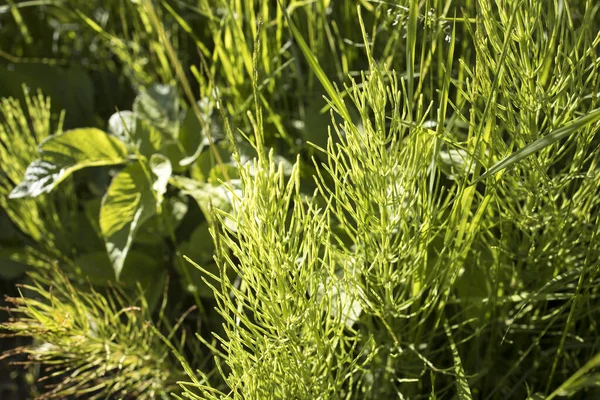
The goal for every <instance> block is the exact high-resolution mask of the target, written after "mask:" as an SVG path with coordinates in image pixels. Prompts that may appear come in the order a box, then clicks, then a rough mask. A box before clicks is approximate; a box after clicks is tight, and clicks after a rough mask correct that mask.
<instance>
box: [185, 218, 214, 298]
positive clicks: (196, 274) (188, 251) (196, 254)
mask: <svg viewBox="0 0 600 400" xmlns="http://www.w3.org/2000/svg"><path fill="white" fill-rule="evenodd" d="M214 249H215V248H214V243H213V240H212V237H211V236H210V232H209V230H208V223H207V222H206V221H204V222H203V223H201V224H200V225H199V226H198V227H197V228H196V229H195V230H194V232H192V236H191V237H190V240H188V241H187V242H183V243H182V244H181V245H180V246H179V251H180V252H181V254H182V255H184V256H185V257H186V258H188V259H190V260H192V261H194V263H195V264H197V265H200V266H202V268H204V269H205V270H206V271H208V272H209V273H211V274H213V275H215V276H219V267H218V266H217V264H215V262H214V260H213V254H214ZM189 271H190V275H191V278H192V282H193V286H194V287H189V286H188V290H190V291H196V292H197V293H198V295H199V296H200V297H205V298H213V297H214V295H213V292H212V290H211V288H210V287H209V286H208V285H207V284H206V282H205V281H204V280H203V278H207V277H206V273H203V272H202V271H201V270H199V269H197V268H190V269H189ZM209 281H210V280H209ZM211 283H213V284H214V282H211ZM182 285H183V286H184V287H185V286H187V285H186V282H185V280H183V282H182Z"/></svg>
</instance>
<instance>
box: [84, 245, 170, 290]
mask: <svg viewBox="0 0 600 400" xmlns="http://www.w3.org/2000/svg"><path fill="white" fill-rule="evenodd" d="M75 265H77V266H78V267H79V268H81V271H82V272H83V274H84V275H85V276H86V278H88V279H89V280H90V282H91V283H93V284H95V285H106V284H108V283H109V282H111V281H114V279H115V273H114V270H113V268H112V265H111V261H110V258H109V257H108V255H107V254H106V252H105V251H95V252H91V253H86V254H83V255H81V256H80V257H78V258H76V259H75ZM159 268H160V262H159V260H157V259H155V258H153V257H151V256H149V255H147V254H145V253H142V252H140V251H137V250H136V251H130V252H129V254H128V256H127V260H126V261H125V264H124V266H123V272H122V274H121V276H120V279H119V281H120V282H122V283H123V284H125V285H131V286H133V285H134V284H135V283H136V282H140V283H142V284H143V285H147V284H149V283H150V280H151V277H152V275H153V273H154V272H155V271H157V270H158V269H159ZM151 272H152V273H151Z"/></svg>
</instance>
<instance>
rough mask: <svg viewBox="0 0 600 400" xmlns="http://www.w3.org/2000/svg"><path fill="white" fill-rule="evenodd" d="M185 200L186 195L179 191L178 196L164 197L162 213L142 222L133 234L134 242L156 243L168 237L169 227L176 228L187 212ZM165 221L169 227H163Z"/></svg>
mask: <svg viewBox="0 0 600 400" xmlns="http://www.w3.org/2000/svg"><path fill="white" fill-rule="evenodd" d="M187 200H188V198H187V196H185V195H183V194H182V193H181V192H179V195H178V196H174V197H167V198H166V199H164V201H163V205H162V206H163V210H162V215H155V216H153V217H152V218H150V219H148V221H146V222H145V223H144V224H142V226H141V227H140V229H139V230H138V231H137V233H136V235H135V239H134V244H150V245H156V244H157V243H159V242H160V241H162V240H163V239H164V238H165V237H168V236H169V235H170V234H171V232H170V229H173V230H175V229H177V227H178V226H179V224H180V223H181V221H182V220H183V217H184V216H185V214H186V213H187V211H188V203H187ZM165 217H166V219H165ZM165 221H168V223H169V224H170V229H168V228H166V227H165Z"/></svg>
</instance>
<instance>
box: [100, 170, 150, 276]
mask: <svg viewBox="0 0 600 400" xmlns="http://www.w3.org/2000/svg"><path fill="white" fill-rule="evenodd" d="M155 213H156V201H155V197H154V194H153V193H152V186H151V182H149V181H148V176H147V175H146V174H145V172H144V170H143V168H142V166H141V165H140V164H139V163H134V164H130V165H128V166H127V167H126V168H125V169H124V170H122V171H121V172H119V173H118V174H117V176H115V178H114V179H113V181H112V182H111V184H110V186H109V188H108V191H107V192H106V195H105V196H104V199H103V200H102V207H101V209H100V230H101V231H102V235H103V236H104V241H105V243H106V250H107V252H108V257H109V259H110V260H111V262H112V266H113V270H114V273H115V276H116V277H117V279H119V276H120V274H121V271H122V269H123V265H124V262H125V258H126V257H127V252H128V251H129V249H130V247H131V244H132V243H133V238H134V236H135V233H136V231H137V230H138V229H139V227H140V225H141V224H143V223H144V221H146V220H147V219H148V218H150V217H152V216H153V215H154V214H155Z"/></svg>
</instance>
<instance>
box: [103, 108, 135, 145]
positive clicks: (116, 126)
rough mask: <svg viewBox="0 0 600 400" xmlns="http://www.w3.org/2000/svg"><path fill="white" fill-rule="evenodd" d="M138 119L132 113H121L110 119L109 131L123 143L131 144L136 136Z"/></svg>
mask: <svg viewBox="0 0 600 400" xmlns="http://www.w3.org/2000/svg"><path fill="white" fill-rule="evenodd" d="M136 127H137V119H136V117H135V114H134V113H133V112H131V111H119V112H116V113H114V114H113V115H111V116H110V118H109V119H108V130H109V132H110V133H112V134H113V135H115V136H116V137H118V138H119V139H120V140H121V142H123V143H131V139H133V137H134V135H135V131H136Z"/></svg>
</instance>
